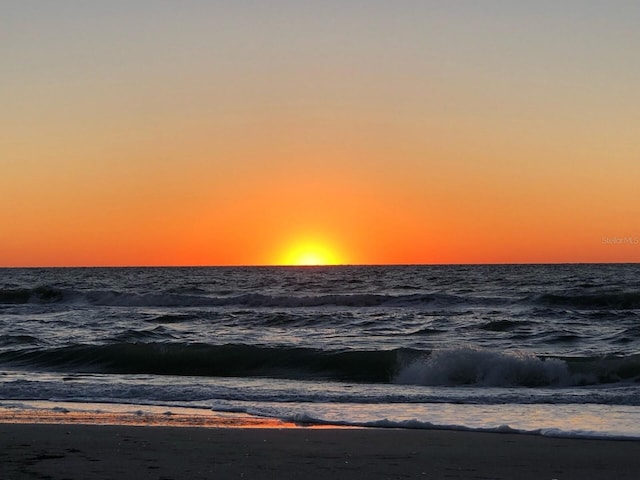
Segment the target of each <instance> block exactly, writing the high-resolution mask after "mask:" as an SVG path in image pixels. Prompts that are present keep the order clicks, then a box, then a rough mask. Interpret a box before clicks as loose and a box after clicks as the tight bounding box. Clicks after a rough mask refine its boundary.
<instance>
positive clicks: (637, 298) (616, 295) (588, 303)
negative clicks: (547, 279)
mask: <svg viewBox="0 0 640 480" xmlns="http://www.w3.org/2000/svg"><path fill="white" fill-rule="evenodd" d="M534 300H535V301H536V302H537V303H541V304H543V305H551V306H563V307H574V308H578V309H613V310H633V309H638V308H640V292H609V293H594V294H574V295H559V294H550V293H546V294H542V295H539V296H537V297H535V299H534Z"/></svg>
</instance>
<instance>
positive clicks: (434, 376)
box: [0, 330, 640, 387]
mask: <svg viewBox="0 0 640 480" xmlns="http://www.w3.org/2000/svg"><path fill="white" fill-rule="evenodd" d="M163 334H164V331H163V330H161V331H158V330H151V331H148V332H145V337H143V338H142V339H141V338H140V337H139V335H140V334H139V333H138V332H124V333H123V335H122V336H119V337H118V338H114V339H113V340H116V342H115V343H111V344H106V345H89V344H81V345H70V346H66V347H57V348H44V347H33V346H29V345H27V346H20V348H16V349H13V350H10V349H7V350H5V351H3V352H0V364H5V365H11V366H13V367H19V368H30V369H34V368H35V369H43V370H54V371H63V372H81V373H117V374H155V375H178V376H206V377H268V378H285V379H298V380H299V379H307V380H329V381H340V382H341V381H346V382H364V383H395V384H404V385H425V386H457V385H475V386H483V387H496V386H500V387H510V386H513V387H547V386H584V385H599V384H611V383H616V382H636V383H638V382H640V355H632V356H628V357H587V358H541V357H537V356H535V355H533V354H530V353H524V352H498V351H492V350H482V349H476V348H459V349H448V350H434V351H432V352H427V351H419V350H414V349H394V350H378V351H364V350H346V351H326V350H318V349H312V348H301V347H265V346H258V345H243V344H226V345H210V344H204V343H202V344H198V343H178V342H157V341H155V342H154V341H153V340H154V338H155V336H156V335H163ZM124 340H126V341H124ZM139 340H149V341H148V342H146V343H143V342H140V341H139Z"/></svg>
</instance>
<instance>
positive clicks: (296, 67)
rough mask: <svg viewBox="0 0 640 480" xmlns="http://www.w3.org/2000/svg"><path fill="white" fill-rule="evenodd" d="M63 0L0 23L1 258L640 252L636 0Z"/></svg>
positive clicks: (97, 260) (473, 259) (638, 255)
mask: <svg viewBox="0 0 640 480" xmlns="http://www.w3.org/2000/svg"><path fill="white" fill-rule="evenodd" d="M55 3H56V5H55V7H54V6H53V5H46V6H43V7H42V8H39V9H38V10H33V9H31V8H30V7H28V6H25V5H22V4H21V3H20V4H19V3H16V5H14V6H12V7H8V8H6V9H5V10H8V11H7V12H6V13H7V15H3V19H2V20H0V31H2V32H3V33H2V34H1V35H2V41H1V42H0V44H2V45H3V47H0V49H2V51H3V58H4V59H3V72H6V73H3V75H4V77H5V78H4V80H3V82H4V83H5V85H6V88H3V89H2V90H1V91H0V100H1V101H2V105H3V108H2V110H1V111H0V120H1V122H2V131H1V133H0V139H1V141H0V167H1V171H2V175H1V176H0V225H1V232H0V266H38V265H41V266H53V265H256V264H274V263H282V262H287V261H292V260H285V259H286V258H291V255H292V253H291V252H292V251H293V250H295V249H296V248H297V247H296V245H299V244H300V243H301V242H308V243H315V244H316V245H321V246H323V248H324V249H325V250H326V251H327V252H331V255H332V262H338V263H375V264H384V263H488V262H500V263H502V262H638V261H640V222H639V221H638V218H640V201H639V200H638V194H637V191H638V179H640V142H638V132H639V131H640V129H639V127H640V117H638V112H639V111H640V93H639V90H638V88H637V85H640V67H639V66H638V65H639V64H638V62H637V61H636V56H637V51H635V50H637V49H634V48H632V46H633V45H638V44H640V43H639V41H640V33H639V31H638V29H637V24H638V23H637V22H636V20H639V21H640V7H639V6H636V4H633V3H631V2H627V3H624V4H623V3H620V4H619V5H618V4H617V5H618V8H609V7H607V6H606V5H604V3H598V2H596V1H584V2H581V3H580V4H579V5H580V6H581V8H578V9H575V8H568V4H569V3H572V2H567V5H565V6H562V5H564V4H562V5H561V6H558V4H557V3H554V2H545V1H543V2H540V4H537V5H526V4H525V3H524V2H522V4H521V5H516V4H518V2H514V4H513V5H510V6H507V7H506V6H504V5H503V3H504V2H497V1H495V2H494V1H489V2H487V3H486V4H484V3H483V6H482V8H481V7H480V6H478V5H477V2H476V3H474V2H461V3H460V5H458V4H456V5H457V6H455V7H454V6H442V5H441V6H437V4H436V3H435V2H412V1H408V2H398V3H397V4H395V5H394V6H392V4H391V3H390V2H389V4H386V3H384V2H374V3H373V4H372V5H370V6H369V7H368V8H367V10H366V11H361V10H360V8H361V5H360V4H359V2H355V1H353V2H352V1H350V0H347V1H344V2H337V1H336V2H334V1H327V2H326V3H324V4H323V5H316V6H310V5H304V6H303V5H300V4H299V2H291V1H285V0H277V1H276V2H274V4H270V7H269V8H267V7H265V6H250V5H238V4H237V2H227V1H221V2H216V3H215V5H206V4H203V2H192V1H187V2H184V3H181V4H180V6H176V7H171V6H169V5H166V4H165V2H150V1H149V2H147V1H141V2H137V3H135V5H134V6H132V5H131V4H130V2H119V1H114V2H105V3H104V4H103V5H100V6H97V5H83V6H79V5H78V4H77V2H71V1H68V0H61V1H60V2H55ZM275 4H277V5H275ZM462 4H464V6H465V8H462V7H461V5H462ZM276 7H278V8H276ZM565 7H566V8H565ZM8 46H10V47H8Z"/></svg>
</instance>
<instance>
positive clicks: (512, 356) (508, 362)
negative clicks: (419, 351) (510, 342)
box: [394, 347, 571, 386]
mask: <svg viewBox="0 0 640 480" xmlns="http://www.w3.org/2000/svg"><path fill="white" fill-rule="evenodd" d="M394 380H395V382H396V383H399V384H409V385H484V386H510V385H521V386H540V385H568V384H570V381H571V374H570V373H569V368H568V366H567V364H566V363H565V362H564V361H562V360H559V359H540V358H538V357H536V356H535V355H533V354H531V353H527V352H519V351H512V352H496V351H488V350H482V349H478V348H470V347H467V348H455V349H445V350H435V351H433V352H432V353H431V355H429V356H428V357H422V358H418V359H416V360H413V361H412V362H410V363H409V364H408V365H405V366H404V367H403V368H402V369H401V370H400V372H399V373H398V374H397V375H396V377H395V379H394Z"/></svg>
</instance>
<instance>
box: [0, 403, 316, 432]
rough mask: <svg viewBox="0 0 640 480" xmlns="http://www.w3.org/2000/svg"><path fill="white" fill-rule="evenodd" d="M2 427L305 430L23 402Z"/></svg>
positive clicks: (138, 408) (213, 417)
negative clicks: (125, 426)
mask: <svg viewBox="0 0 640 480" xmlns="http://www.w3.org/2000/svg"><path fill="white" fill-rule="evenodd" d="M0 423H39V424H43V423H45V424H85V425H130V426H157V427H209V428H302V427H304V425H299V424H296V423H293V422H285V421H282V420H278V419H274V418H262V417H255V416H252V415H248V414H242V413H225V412H213V411H211V410H207V409H196V408H183V407H169V408H167V407H164V408H163V407H156V406H147V405H112V404H99V403H91V404H88V403H83V404H76V403H67V402H61V403H57V402H56V403H51V402H20V404H19V405H15V406H2V407H0Z"/></svg>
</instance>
